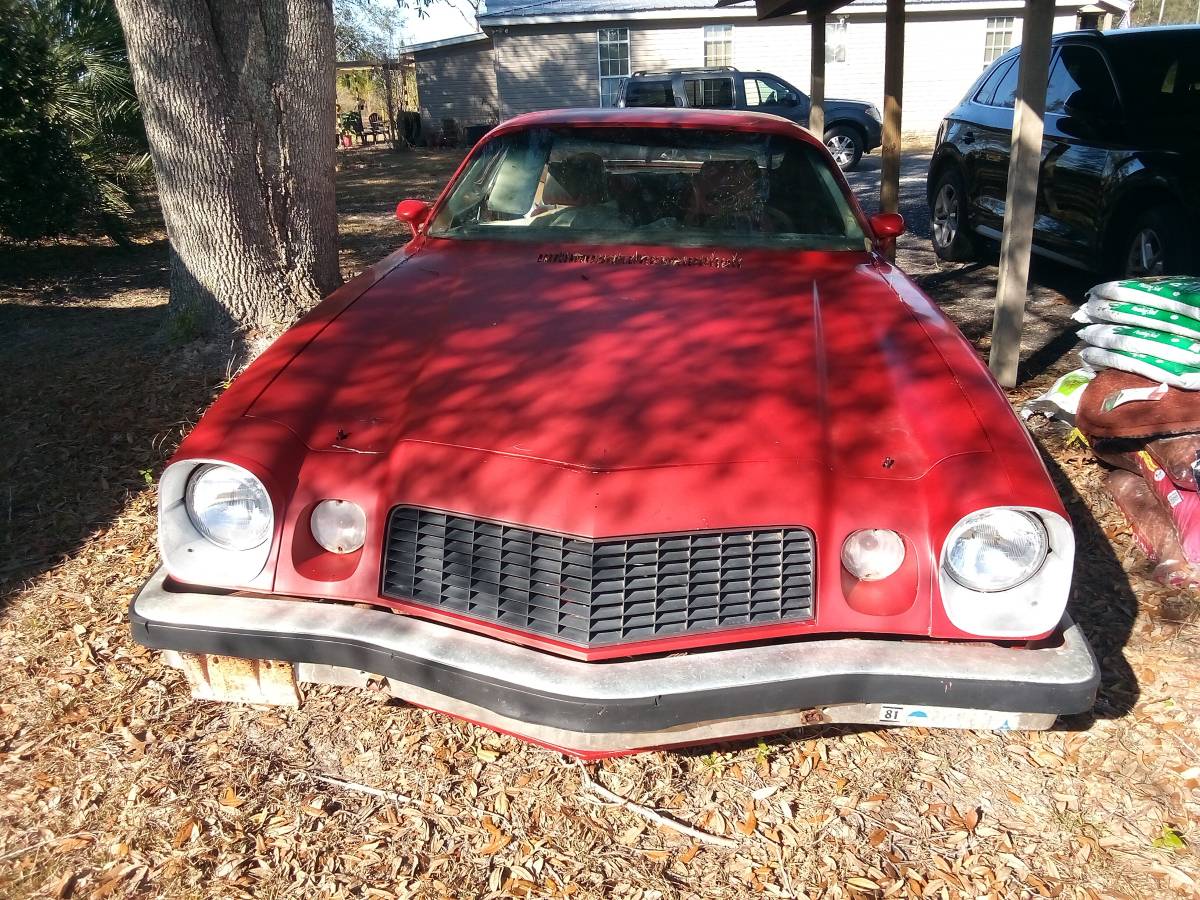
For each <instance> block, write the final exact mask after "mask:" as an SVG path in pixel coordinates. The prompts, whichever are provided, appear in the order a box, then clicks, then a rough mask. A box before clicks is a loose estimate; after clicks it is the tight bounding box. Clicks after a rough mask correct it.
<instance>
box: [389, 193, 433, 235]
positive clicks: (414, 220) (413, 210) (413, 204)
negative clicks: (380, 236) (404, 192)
mask: <svg viewBox="0 0 1200 900" xmlns="http://www.w3.org/2000/svg"><path fill="white" fill-rule="evenodd" d="M429 210H430V205H429V204H428V203H426V202H425V201H424V200H401V201H400V202H399V203H397V204H396V218H397V219H399V220H400V221H401V222H407V223H408V227H409V228H411V229H412V233H413V237H416V236H417V232H419V231H420V230H421V226H422V225H424V224H425V220H426V219H428V218H429Z"/></svg>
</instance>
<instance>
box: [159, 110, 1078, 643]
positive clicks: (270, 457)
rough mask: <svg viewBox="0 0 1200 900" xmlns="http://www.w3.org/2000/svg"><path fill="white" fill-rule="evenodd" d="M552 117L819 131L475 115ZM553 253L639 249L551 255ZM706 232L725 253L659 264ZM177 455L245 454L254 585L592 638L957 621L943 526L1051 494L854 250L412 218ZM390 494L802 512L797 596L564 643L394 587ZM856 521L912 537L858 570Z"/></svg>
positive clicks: (718, 525)
mask: <svg viewBox="0 0 1200 900" xmlns="http://www.w3.org/2000/svg"><path fill="white" fill-rule="evenodd" d="M570 123H587V124H588V125H592V126H595V125H598V124H602V123H603V124H613V125H621V126H629V125H646V126H663V125H669V126H672V127H696V128H713V127H719V128H722V129H726V130H729V129H735V130H746V131H756V132H762V131H767V132H778V133H781V134H786V135H787V136H789V137H793V138H797V139H800V140H805V141H809V142H811V143H813V144H817V142H816V141H815V139H812V138H811V137H809V136H808V135H807V133H806V132H804V131H803V130H802V129H799V128H797V127H796V126H794V125H792V124H790V123H787V122H785V121H783V120H780V119H775V118H773V117H770V116H759V115H755V114H750V113H721V112H715V111H678V110H675V111H673V110H621V111H616V112H613V111H609V112H598V111H570V112H565V113H562V112H559V113H537V114H532V115H529V116H522V117H519V118H518V119H514V120H512V121H510V122H508V123H505V124H504V125H502V126H500V127H499V128H498V129H497V130H496V132H493V133H497V132H506V131H512V130H515V129H518V128H523V127H529V126H532V125H542V124H570ZM830 165H831V166H832V162H830ZM834 169H835V171H836V167H834ZM837 178H838V180H839V183H840V184H841V185H842V189H843V190H844V191H845V193H846V195H847V197H848V198H850V202H851V203H852V205H853V206H854V209H855V210H856V212H857V213H858V215H859V216H860V217H861V210H859V208H858V206H857V204H855V203H854V201H853V198H852V195H851V194H850V192H849V189H848V188H847V187H846V186H845V182H844V180H842V178H841V175H840V173H838V174H837ZM399 227H402V226H398V228H399ZM866 227H867V226H866V223H865V220H864V228H866ZM564 251H566V252H572V251H578V252H581V253H586V254H592V255H599V256H603V255H606V254H612V255H625V256H630V255H638V254H644V255H645V256H647V257H652V258H654V260H655V262H656V264H653V265H652V264H647V263H635V264H630V263H628V262H626V263H622V264H612V263H607V262H597V261H589V262H550V261H544V260H545V259H547V258H552V257H553V255H554V254H558V253H562V252H564ZM709 255H712V256H714V257H716V262H717V265H679V266H674V265H664V264H661V262H662V261H672V260H685V259H687V258H689V257H704V256H709ZM735 258H736V261H737V265H732V264H731V263H732V261H733V260H734V259H735ZM710 262H711V261H710ZM188 457H217V458H223V459H228V460H229V461H231V462H235V463H237V464H239V465H242V466H244V467H246V468H248V469H250V470H251V471H253V472H255V473H256V474H257V475H259V476H260V477H261V478H262V480H263V482H264V484H265V485H266V486H267V488H268V490H269V491H270V493H271V496H272V500H273V502H274V504H275V509H276V534H275V536H274V542H273V550H272V556H271V559H270V560H269V561H268V564H267V567H266V568H265V570H264V572H263V573H262V575H260V576H259V577H258V578H257V579H255V582H254V583H253V584H248V585H245V587H246V588H248V589H252V590H259V591H273V592H276V593H280V594H286V595H294V596H301V597H326V598H334V599H342V600H351V601H366V602H371V603H377V604H379V605H381V606H388V607H393V608H397V609H401V610H404V611H406V612H411V613H412V614H414V615H420V616H425V617H428V618H431V619H436V620H438V621H443V622H451V623H453V624H456V625H459V626H462V627H464V628H469V629H472V630H477V631H481V632H483V633H486V634H490V635H494V636H496V637H499V638H503V639H506V640H512V641H516V642H519V643H524V644H528V645H532V646H537V647H542V648H545V649H549V650H553V651H555V652H558V653H562V654H564V655H569V656H575V657H579V658H585V659H602V658H609V657H614V656H628V655H635V654H638V653H650V652H662V651H668V650H677V649H682V648H686V647H691V646H697V645H709V644H724V643H730V642H734V641H744V640H755V639H761V638H769V637H778V636H782V635H789V634H809V633H813V634H816V633H831V632H843V633H856V632H857V633H873V634H898V635H921V636H932V637H936V638H964V637H972V636H967V635H963V634H962V633H961V632H959V631H958V630H957V629H955V628H954V627H953V626H952V625H951V624H950V623H949V621H948V620H947V619H946V616H945V614H944V612H943V611H942V608H941V604H940V601H939V598H938V588H937V559H938V555H939V553H940V549H941V544H942V541H943V539H944V538H945V536H946V534H947V532H948V531H949V530H950V528H951V527H952V526H953V525H954V524H955V522H957V521H958V519H959V518H961V517H962V516H963V515H965V514H966V513H968V512H970V511H973V510H975V509H978V508H980V507H984V506H991V505H1018V506H1030V507H1038V508H1042V509H1046V510H1050V511H1052V512H1056V513H1059V514H1060V515H1065V511H1064V509H1063V507H1062V504H1061V502H1060V501H1059V499H1058V497H1057V495H1056V493H1055V491H1054V488H1053V486H1052V484H1051V482H1050V479H1049V476H1048V474H1047V472H1046V470H1045V468H1044V466H1043V464H1042V462H1041V459H1040V458H1039V456H1038V454H1037V452H1036V450H1035V448H1034V446H1033V444H1032V442H1031V440H1030V438H1029V436H1028V434H1027V433H1026V430H1025V429H1024V427H1023V426H1022V425H1021V423H1020V422H1019V421H1018V420H1017V418H1016V417H1015V415H1014V414H1013V412H1012V409H1011V407H1010V405H1009V403H1008V401H1007V399H1006V398H1005V396H1004V394H1003V393H1002V391H1001V390H1000V389H999V388H998V387H997V385H996V384H995V382H994V381H993V379H992V378H991V376H990V374H989V373H988V372H987V370H986V368H985V367H984V366H983V364H982V363H981V362H980V360H979V358H978V357H977V355H976V354H975V352H974V350H973V349H972V348H971V346H970V345H969V344H968V343H967V342H966V340H965V339H964V338H963V337H962V335H961V334H960V333H959V331H958V330H957V328H955V327H954V325H953V324H952V323H950V322H949V320H948V319H947V318H946V317H945V316H944V315H943V314H942V312H941V311H940V310H939V309H938V308H937V306H936V305H935V304H934V303H933V302H932V301H931V300H929V298H928V297H926V296H925V295H924V294H923V293H922V292H921V291H920V290H919V289H918V288H917V287H916V286H915V285H914V284H913V283H912V282H911V281H910V280H909V279H908V278H907V277H906V276H905V275H904V274H903V273H902V272H900V271H899V270H898V269H897V268H895V267H894V266H891V265H889V264H888V263H887V262H886V261H885V260H884V259H883V258H882V257H881V256H880V255H878V254H876V253H873V252H872V253H868V252H866V251H863V252H858V253H848V252H839V253H833V252H807V251H806V252H798V251H794V250H783V249H780V250H738V251H734V250H718V251H709V250H696V249H682V248H675V247H663V246H650V245H637V246H634V245H621V246H611V247H599V246H595V245H588V246H583V245H577V246H571V245H567V244H563V243H555V244H537V243H533V242H513V241H481V240H470V241H456V240H444V239H431V238H428V237H426V236H424V235H421V234H418V235H417V236H416V237H415V238H414V239H413V240H412V241H411V242H410V243H408V244H407V245H406V246H405V247H403V248H402V249H400V250H398V251H396V252H395V253H393V254H392V255H391V256H389V257H388V258H386V259H385V260H383V261H382V262H380V263H379V264H377V265H376V266H374V267H372V268H371V269H369V270H368V271H366V272H364V273H363V274H362V275H360V276H359V277H358V278H356V279H354V280H353V281H351V282H350V283H348V284H347V285H345V286H344V287H343V288H341V289H340V290H338V291H336V292H335V293H334V294H333V295H331V296H330V297H329V298H328V299H326V300H325V301H324V302H323V303H322V304H321V305H320V306H318V307H317V308H316V309H315V310H313V312H312V313H310V314H309V315H308V316H306V317H305V318H304V319H303V320H302V321H301V322H300V323H299V324H297V325H296V326H295V327H294V328H293V329H291V330H290V331H289V332H288V333H287V334H285V335H284V336H283V337H281V338H280V339H279V340H278V341H277V342H276V343H275V345H274V346H272V347H271V348H270V349H269V350H268V351H267V352H266V353H264V354H263V356H262V357H261V358H260V359H259V360H257V361H256V362H255V363H254V364H253V365H252V366H251V367H250V368H249V369H248V370H247V371H246V372H245V373H244V374H243V375H241V376H240V377H239V378H238V379H237V380H236V381H235V382H234V384H233V385H232V386H231V387H230V388H229V389H228V390H227V391H226V392H225V394H224V395H223V396H222V397H221V398H220V399H218V400H217V402H216V403H215V404H214V405H213V406H212V408H211V409H210V410H209V412H208V413H207V414H206V415H205V417H204V418H203V420H202V421H201V423H200V424H199V425H198V426H197V427H196V429H195V430H194V431H193V432H192V434H191V435H190V436H189V437H188V438H187V440H186V441H185V442H184V444H183V445H182V447H181V448H180V450H179V453H178V454H177V457H176V458H177V459H185V458H188ZM326 498H341V499H346V500H352V501H354V502H356V503H358V504H360V505H361V506H362V507H363V508H364V509H365V510H366V512H367V521H368V533H367V539H366V545H365V546H364V548H363V549H362V551H360V552H359V553H357V554H351V555H350V556H348V557H339V556H336V555H334V554H330V553H327V552H325V551H323V550H322V549H321V548H320V547H319V546H317V545H316V544H315V542H314V541H313V540H312V538H311V535H310V533H309V524H308V515H309V513H310V511H311V509H312V507H313V505H315V504H316V503H317V502H319V501H320V500H322V499H326ZM400 503H405V504H414V505H419V506H428V507H434V508H438V509H443V510H447V511H451V512H456V513H462V514H467V515H472V516H479V517H484V518H490V519H497V520H502V521H506V522H511V523H515V524H519V525H524V526H528V527H532V528H538V529H545V530H550V531H559V532H566V533H570V534H576V535H581V536H586V537H597V538H604V537H617V536H626V535H638V534H652V533H661V532H677V531H689V530H697V529H726V528H740V527H751V526H779V525H804V526H807V527H809V528H811V529H812V530H813V532H814V534H815V536H816V554H817V563H816V571H817V575H818V583H817V586H816V593H815V597H816V600H815V618H814V619H813V620H811V621H807V622H800V623H788V624H785V625H769V626H757V627H753V628H743V629H738V630H731V631H723V632H718V633H715V634H713V633H709V634H699V635H684V636H679V637H672V638H666V639H662V640H654V641H643V642H639V643H636V644H624V645H620V646H617V647H604V648H599V649H595V650H582V649H580V648H577V647H572V646H568V645H564V644H561V643H558V642H555V641H552V640H548V639H545V638H541V637H537V636H534V635H529V634H525V633H522V632H515V631H512V630H510V629H506V628H503V627H501V626H496V625H490V624H485V623H480V622H476V621H473V620H470V619H467V618H465V617H462V616H457V615H452V614H443V613H436V612H434V611H431V610H429V609H427V608H425V607H422V606H419V605H415V604H406V603H401V602H395V601H391V600H386V599H383V598H381V597H380V596H379V587H380V554H381V550H382V546H383V543H384V529H385V526H386V519H387V513H388V511H389V510H390V509H391V508H392V507H393V506H395V505H397V504H400ZM860 528H890V529H894V530H896V531H898V532H900V533H901V534H903V535H904V536H905V538H906V540H907V542H908V544H909V546H910V550H911V554H912V559H911V562H910V563H909V564H908V565H907V566H906V567H905V569H904V570H903V572H902V573H900V574H899V575H898V576H896V577H894V578H893V579H892V580H889V581H885V582H882V583H881V584H879V585H873V586H871V587H870V590H867V591H862V590H859V591H858V593H857V595H855V593H854V590H853V589H852V588H853V585H852V584H850V583H849V582H847V583H846V584H844V583H843V582H844V579H843V571H842V567H841V565H840V561H839V552H840V548H841V544H842V541H843V540H844V538H845V537H846V536H847V535H848V534H849V533H850V532H852V531H855V530H857V529H860ZM901 576H903V577H901ZM860 587H861V586H860ZM848 593H849V594H850V595H851V596H850V597H849V598H848V597H847V594H848ZM1029 637H1031V638H1033V637H1038V636H1037V635H1030V636H1029Z"/></svg>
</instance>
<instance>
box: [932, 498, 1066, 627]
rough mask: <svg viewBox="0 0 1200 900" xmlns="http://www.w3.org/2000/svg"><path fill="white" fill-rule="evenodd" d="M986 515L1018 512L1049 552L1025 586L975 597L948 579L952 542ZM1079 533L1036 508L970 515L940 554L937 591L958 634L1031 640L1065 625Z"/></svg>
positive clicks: (1057, 516) (975, 593) (1063, 519)
mask: <svg viewBox="0 0 1200 900" xmlns="http://www.w3.org/2000/svg"><path fill="white" fill-rule="evenodd" d="M984 510H1018V511H1021V512H1024V513H1027V514H1029V515H1030V516H1032V517H1033V518H1035V519H1036V520H1037V521H1038V522H1040V524H1041V525H1042V527H1043V528H1044V529H1045V531H1046V535H1047V552H1046V554H1045V557H1044V559H1043V560H1042V563H1041V565H1040V567H1038V569H1037V571H1035V572H1034V573H1033V574H1032V575H1031V576H1030V577H1029V578H1027V579H1026V580H1025V581H1023V582H1021V583H1020V584H1017V585H1015V586H1013V587H1010V588H1008V589H1005V590H999V591H990V592H985V591H977V590H972V589H971V588H969V587H966V586H964V585H962V584H960V583H959V582H958V581H957V580H955V579H954V578H953V577H952V576H951V575H950V573H949V571H948V569H947V565H946V556H947V554H948V552H949V550H950V538H951V536H952V535H953V533H954V532H955V531H956V530H957V529H958V526H959V524H960V523H961V522H962V521H963V520H964V519H966V518H968V517H969V516H971V515H974V514H976V513H979V512H982V511H984ZM1074 563H1075V533H1074V531H1073V530H1072V528H1071V523H1070V522H1069V521H1068V520H1067V519H1066V517H1065V516H1063V515H1062V514H1061V513H1058V512H1055V511H1051V510H1048V509H1043V508H1039V507H1032V506H1017V505H1012V506H993V507H981V508H979V509H973V510H969V511H967V512H965V513H963V515H962V516H960V517H959V519H958V520H957V521H956V522H955V524H954V526H952V527H951V528H950V529H949V530H947V532H946V538H945V539H944V540H943V541H942V546H941V551H940V553H939V554H938V570H937V574H938V586H939V589H940V593H941V599H942V609H943V611H944V612H945V614H946V618H947V619H948V620H949V621H950V624H951V625H953V626H954V627H955V628H957V629H958V630H959V631H961V632H963V633H965V634H970V635H975V636H978V637H985V638H992V639H1000V640H1007V639H1032V638H1036V637H1041V636H1042V635H1046V634H1049V633H1051V632H1052V631H1053V630H1054V629H1055V628H1056V627H1057V626H1058V624H1059V622H1060V621H1061V620H1062V616H1063V613H1064V612H1065V611H1066V606H1067V598H1068V596H1069V594H1070V591H1071V576H1072V570H1073V568H1074Z"/></svg>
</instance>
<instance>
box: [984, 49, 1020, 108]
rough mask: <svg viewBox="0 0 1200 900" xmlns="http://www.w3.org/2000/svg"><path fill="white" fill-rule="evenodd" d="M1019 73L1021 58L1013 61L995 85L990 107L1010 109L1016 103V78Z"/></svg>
mask: <svg viewBox="0 0 1200 900" xmlns="http://www.w3.org/2000/svg"><path fill="white" fill-rule="evenodd" d="M1020 72H1021V57H1019V56H1018V57H1017V58H1016V59H1015V60H1013V62H1012V65H1010V66H1009V67H1008V71H1007V72H1005V73H1004V77H1003V78H1001V79H1000V83H999V84H998V85H996V94H995V96H993V97H992V104H991V105H992V106H1003V107H1005V108H1006V109H1012V108H1013V107H1014V106H1015V105H1016V102H1017V76H1018V75H1019V74H1020Z"/></svg>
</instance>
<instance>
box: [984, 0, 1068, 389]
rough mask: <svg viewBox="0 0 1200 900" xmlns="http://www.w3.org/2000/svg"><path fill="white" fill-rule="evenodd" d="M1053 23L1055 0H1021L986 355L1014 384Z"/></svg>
mask: <svg viewBox="0 0 1200 900" xmlns="http://www.w3.org/2000/svg"><path fill="white" fill-rule="evenodd" d="M1053 26H1054V0H1025V21H1024V23H1023V25H1022V26H1021V61H1020V66H1021V69H1020V77H1019V80H1018V83H1017V102H1016V108H1015V109H1014V111H1013V129H1012V144H1011V147H1012V149H1011V151H1010V154H1009V160H1008V192H1007V196H1006V197H1005V201H1004V235H1003V238H1002V239H1001V241H1000V276H999V281H998V284H997V286H996V311H995V315H994V316H993V318H992V350H991V354H990V356H989V358H988V366H989V367H990V368H991V370H992V374H993V375H995V376H996V380H997V381H999V382H1000V383H1001V384H1002V385H1004V386H1005V387H1014V386H1015V385H1016V383H1017V364H1018V362H1020V359H1021V326H1022V320H1023V319H1024V317H1025V294H1026V290H1027V289H1028V287H1029V257H1030V254H1031V253H1032V252H1033V250H1032V248H1033V220H1034V216H1035V215H1036V213H1037V187H1038V173H1039V170H1040V169H1041V164H1042V124H1043V123H1042V115H1043V113H1044V112H1045V110H1046V78H1047V75H1048V73H1049V69H1050V35H1051V32H1052V30H1053Z"/></svg>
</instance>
